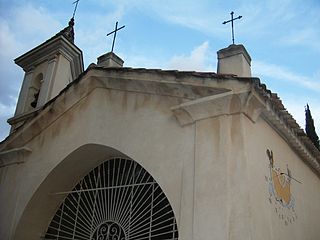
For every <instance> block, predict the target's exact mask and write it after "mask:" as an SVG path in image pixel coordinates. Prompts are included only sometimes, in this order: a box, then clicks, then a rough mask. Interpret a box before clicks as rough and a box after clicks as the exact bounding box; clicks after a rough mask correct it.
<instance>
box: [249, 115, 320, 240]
mask: <svg viewBox="0 0 320 240" xmlns="http://www.w3.org/2000/svg"><path fill="white" fill-rule="evenodd" d="M267 149H269V150H272V151H273V158H274V165H275V167H277V168H280V171H281V172H284V173H286V172H287V166H288V168H289V169H290V170H291V173H292V177H294V178H295V179H297V180H298V181H300V182H301V184H300V183H298V182H296V181H294V180H292V181H291V184H290V186H291V188H290V190H291V194H292V196H293V197H294V199H295V204H294V211H292V210H289V209H288V208H285V207H281V206H280V204H279V202H277V201H275V199H274V198H272V197H271V198H270V194H269V184H268V178H269V176H270V171H269V159H268V156H267V154H266V150H267ZM246 151H247V155H248V169H249V176H248V177H249V181H248V184H249V186H250V209H251V213H252V219H251V223H250V225H251V234H252V239H261V240H263V239H265V240H278V239H279V240H280V239H293V240H295V239H296V240H299V239H305V240H316V239H320V228H319V222H320V178H319V177H318V176H317V175H316V174H315V173H314V172H313V171H312V170H311V169H310V168H309V167H308V166H307V165H306V164H305V163H304V162H303V161H302V160H301V159H300V158H299V157H298V156H297V155H296V154H295V152H293V150H292V149H291V148H290V147H289V145H288V144H287V143H286V141H285V140H284V139H283V138H282V137H280V136H279V134H277V132H275V131H274V130H273V129H272V128H271V127H270V125H268V124H267V123H266V122H265V121H264V120H263V119H261V118H259V120H258V121H257V122H256V123H255V124H253V123H252V122H250V121H246ZM269 198H270V199H271V200H269ZM276 209H277V210H276ZM290 220H291V222H290Z"/></svg>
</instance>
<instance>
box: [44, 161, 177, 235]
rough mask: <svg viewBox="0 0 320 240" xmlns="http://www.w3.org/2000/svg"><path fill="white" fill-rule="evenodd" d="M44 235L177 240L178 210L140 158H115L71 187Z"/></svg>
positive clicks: (96, 168) (103, 163)
mask: <svg viewBox="0 0 320 240" xmlns="http://www.w3.org/2000/svg"><path fill="white" fill-rule="evenodd" d="M56 194H64V195H65V198H64V201H63V202H62V204H61V205H60V206H59V209H58V210H57V211H56V213H55V215H54V217H53V219H52V220H51V222H50V224H49V227H48V229H47V231H46V234H45V239H79V240H80V239H92V240H95V239H105V240H108V239H119V240H120V239H121V240H128V239H130V240H131V239H132V240H134V239H153V240H161V239H163V240H164V239H178V228H177V223H176V219H175V216H174V212H173V209H172V207H171V205H170V203H169V201H168V199H167V197H166V196H165V193H164V192H163V191H162V189H161V188H160V186H159V185H158V183H157V182H156V181H155V180H154V178H153V177H152V176H151V175H150V174H149V173H148V172H147V171H146V170H145V169H144V168H143V167H142V166H141V165H139V164H138V163H137V162H135V161H133V160H130V159H127V158H111V159H109V160H107V161H104V162H102V163H101V164H100V165H98V166H97V167H95V168H94V169H93V170H91V171H90V172H89V173H88V174H87V175H86V176H85V177H84V178H82V179H81V180H80V181H79V182H78V183H77V185H76V186H75V187H74V188H73V189H72V191H69V192H60V193H56Z"/></svg>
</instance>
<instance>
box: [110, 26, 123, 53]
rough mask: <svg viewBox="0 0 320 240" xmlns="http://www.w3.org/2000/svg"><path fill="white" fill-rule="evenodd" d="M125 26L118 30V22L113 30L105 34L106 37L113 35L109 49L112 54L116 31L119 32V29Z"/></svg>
mask: <svg viewBox="0 0 320 240" xmlns="http://www.w3.org/2000/svg"><path fill="white" fill-rule="evenodd" d="M124 27H125V26H124V25H123V26H122V27H120V28H118V22H116V26H115V28H114V30H113V31H112V32H109V33H108V34H107V36H109V35H111V34H114V35H113V41H112V48H111V52H113V48H114V42H115V41H116V36H117V31H119V30H120V29H122V28H124Z"/></svg>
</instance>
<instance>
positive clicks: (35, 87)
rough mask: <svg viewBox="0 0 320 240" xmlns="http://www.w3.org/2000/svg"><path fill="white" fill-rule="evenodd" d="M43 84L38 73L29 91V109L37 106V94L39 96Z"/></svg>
mask: <svg viewBox="0 0 320 240" xmlns="http://www.w3.org/2000/svg"><path fill="white" fill-rule="evenodd" d="M42 82H43V74H42V73H39V74H38V75H37V76H36V77H35V78H34V79H33V81H32V84H31V87H30V89H29V98H30V100H29V102H30V106H29V108H30V107H31V108H36V107H37V104H38V99H39V94H40V88H41V84H42Z"/></svg>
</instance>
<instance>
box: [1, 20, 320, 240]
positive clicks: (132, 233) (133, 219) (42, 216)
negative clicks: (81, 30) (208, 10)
mask: <svg viewBox="0 0 320 240" xmlns="http://www.w3.org/2000/svg"><path fill="white" fill-rule="evenodd" d="M73 24H74V23H73V19H72V20H71V21H70V22H69V26H68V27H66V28H65V29H63V30H62V31H61V32H59V33H58V34H57V35H55V36H54V37H52V38H51V39H49V40H47V41H46V42H45V43H43V44H41V45H39V46H38V47H36V48H34V49H32V50H31V51H29V52H27V53H26V54H24V55H22V56H21V57H19V58H17V59H16V60H15V61H16V63H17V64H18V65H19V66H21V67H22V68H23V69H24V71H25V78H24V81H23V84H22V88H21V92H20V96H19V100H18V104H17V108H16V113H15V116H14V117H13V118H11V119H9V120H8V122H9V123H10V124H11V133H10V135H9V136H8V137H7V138H6V139H5V140H4V141H3V142H1V144H0V164H1V166H0V167H1V168H0V176H1V182H0V186H1V187H0V199H1V200H0V201H1V214H0V231H1V235H0V238H1V239H157V240H160V239H163V240H164V239H181V240H187V239H190V240H191V239H193V240H205V239H221V240H224V239H230V240H231V239H237V240H238V239H244V240H247V239H261V240H263V239H265V240H269V239H296V240H300V239H310V240H315V239H319V237H320V229H319V227H318V224H319V222H320V152H319V151H318V150H317V149H316V148H315V147H314V146H313V144H312V143H311V141H310V140H309V139H308V138H307V136H306V135H305V133H304V131H303V130H302V129H300V127H299V126H298V125H297V123H296V122H295V120H294V119H293V118H292V116H291V115H290V114H289V113H288V112H287V111H286V109H285V107H284V106H283V104H282V102H281V100H280V99H279V97H278V96H277V95H276V94H275V93H272V92H271V91H270V90H268V89H267V88H266V86H265V85H264V84H262V83H261V82H260V80H259V79H258V78H254V77H251V70H250V62H251V58H250V56H249V54H248V53H247V51H246V50H245V48H244V47H243V46H242V45H230V46H229V47H228V48H225V49H222V50H220V51H219V52H218V71H217V73H209V72H191V71H190V72H187V71H174V70H172V71H171V70H159V69H142V68H141V69H137V68H128V67H123V61H122V60H121V58H119V57H118V56H117V55H116V54H114V53H113V52H111V53H107V54H105V55H102V56H101V57H99V58H98V62H97V64H91V65H89V67H88V68H87V69H86V70H85V71H84V69H83V60H82V52H81V50H80V49H79V48H78V47H77V46H75V44H74V43H73V38H74V35H73Z"/></svg>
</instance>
